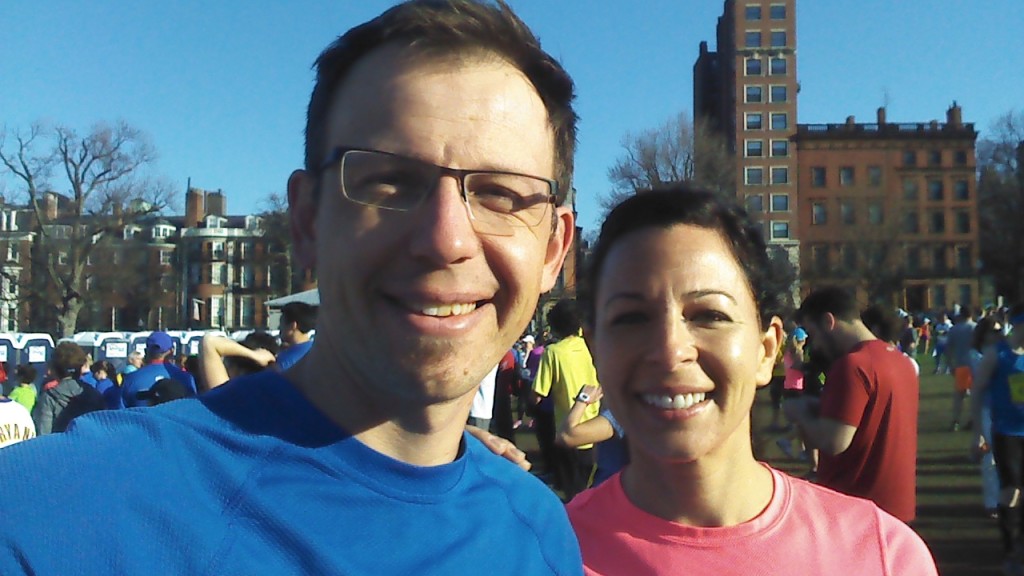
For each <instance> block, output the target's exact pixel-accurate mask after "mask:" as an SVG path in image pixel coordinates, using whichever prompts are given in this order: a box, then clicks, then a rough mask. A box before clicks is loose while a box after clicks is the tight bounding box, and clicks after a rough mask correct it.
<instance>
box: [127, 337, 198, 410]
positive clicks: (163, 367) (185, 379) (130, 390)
mask: <svg viewBox="0 0 1024 576" xmlns="http://www.w3.org/2000/svg"><path fill="white" fill-rule="evenodd" d="M173 353H174V341H173V340H172V339H171V337H170V336H169V335H168V334H167V333H166V332H160V331H157V332H153V333H152V334H150V335H149V336H147V337H146V352H145V365H144V366H143V367H142V368H139V369H138V370H136V371H135V372H132V373H131V374H126V375H125V377H124V383H123V384H122V385H121V402H122V403H123V405H124V407H126V408H134V407H136V406H149V402H148V401H147V400H145V399H140V398H139V392H144V391H146V390H149V389H150V388H151V387H152V386H153V384H155V383H156V382H157V381H158V380H162V379H164V378H171V379H172V380H177V381H178V382H181V383H182V384H184V385H185V386H186V387H187V388H188V389H189V392H190V395H192V396H195V395H196V380H195V378H193V377H192V375H191V374H189V373H188V372H185V371H184V370H182V369H181V368H179V367H177V366H175V365H174V363H173V362H168V360H167V359H168V357H171V355H172V354H173Z"/></svg>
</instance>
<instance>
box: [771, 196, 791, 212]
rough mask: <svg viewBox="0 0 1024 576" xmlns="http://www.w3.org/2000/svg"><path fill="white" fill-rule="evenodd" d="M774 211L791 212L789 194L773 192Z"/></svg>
mask: <svg viewBox="0 0 1024 576" xmlns="http://www.w3.org/2000/svg"><path fill="white" fill-rule="evenodd" d="M772 212H789V194H772Z"/></svg>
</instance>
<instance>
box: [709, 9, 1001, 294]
mask: <svg viewBox="0 0 1024 576" xmlns="http://www.w3.org/2000/svg"><path fill="white" fill-rule="evenodd" d="M716 40H717V45H716V50H715V51H712V50H710V49H709V48H708V44H707V42H701V44H700V48H699V55H698V57H697V60H696V62H695V64H694V67H693V76H694V117H695V118H698V119H699V118H705V119H708V120H710V122H711V125H712V126H713V127H714V128H716V129H717V130H719V131H720V132H721V134H723V135H724V136H725V138H726V140H727V141H728V143H729V147H730V151H731V152H732V153H733V154H734V158H735V170H736V182H737V186H736V188H737V190H736V193H737V197H738V199H739V200H740V201H742V202H743V203H744V205H745V206H746V207H747V210H748V211H749V212H750V213H751V214H752V215H753V216H754V217H755V218H756V219H758V220H759V221H760V222H761V223H762V225H763V227H764V232H765V237H766V239H767V240H768V241H769V244H770V245H771V246H775V247H776V248H785V249H786V250H787V251H788V253H789V256H790V260H791V261H792V262H794V263H795V264H797V268H798V270H799V277H800V286H799V291H800V292H803V293H806V292H807V291H809V290H810V289H812V288H813V286H815V285H820V284H822V283H842V284H849V285H852V286H856V287H857V289H858V290H859V291H860V292H861V295H862V296H863V298H864V299H865V300H867V299H871V300H890V301H892V302H893V303H894V304H897V305H900V306H903V307H906V308H909V309H912V310H928V309H934V308H941V307H949V306H951V305H952V304H953V303H960V304H969V305H974V306H976V305H978V304H979V302H980V301H981V300H980V294H979V289H980V287H979V282H978V269H979V266H978V261H979V246H978V214H977V192H976V190H977V183H976V179H975V176H974V171H975V158H974V142H975V139H976V138H977V132H975V130H974V127H973V125H972V124H965V123H964V122H963V120H962V118H961V109H960V107H959V106H957V105H956V104H955V103H954V105H953V106H952V107H950V109H949V111H948V112H947V118H946V122H944V123H940V122H936V121H933V122H925V123H912V124H904V123H891V122H888V121H887V120H886V118H885V110H884V109H880V110H879V113H878V119H877V121H876V122H875V123H871V124H858V123H856V122H855V121H854V119H853V118H849V119H848V120H847V122H845V123H841V124H805V125H802V124H797V110H798V107H797V94H798V92H799V86H800V85H799V83H798V82H797V76H796V70H797V58H796V55H797V46H796V1H795V0H725V2H724V6H723V13H722V16H721V17H719V19H718V24H717V30H716Z"/></svg>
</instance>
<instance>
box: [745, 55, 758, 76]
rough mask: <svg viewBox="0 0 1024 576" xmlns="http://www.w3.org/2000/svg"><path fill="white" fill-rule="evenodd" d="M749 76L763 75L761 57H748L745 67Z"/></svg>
mask: <svg viewBox="0 0 1024 576" xmlns="http://www.w3.org/2000/svg"><path fill="white" fill-rule="evenodd" d="M744 70H745V72H746V75H747V76H760V75H761V59H760V58H747V61H746V66H745V67H744Z"/></svg>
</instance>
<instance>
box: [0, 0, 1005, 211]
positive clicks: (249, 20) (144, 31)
mask: <svg viewBox="0 0 1024 576" xmlns="http://www.w3.org/2000/svg"><path fill="white" fill-rule="evenodd" d="M510 4H511V5H512V6H513V7H514V8H515V9H516V10H517V11H518V12H519V14H520V15H521V16H522V17H523V19H524V20H526V22H527V23H528V24H529V25H530V26H531V27H532V28H533V29H534V30H535V31H536V32H537V34H538V35H539V36H540V37H541V41H542V42H543V44H544V46H545V48H546V49H547V50H548V51H549V52H551V53H552V54H554V55H555V56H556V57H558V58H559V59H560V60H561V61H562V63H563V64H564V65H565V67H566V68H567V69H568V70H569V72H570V73H571V74H572V75H573V77H574V78H575V80H576V85H577V92H578V103H577V107H578V111H579V114H580V116H581V124H580V134H579V139H580V146H579V153H578V156H577V162H576V165H577V172H576V188H577V190H578V193H579V197H580V199H579V203H578V210H579V213H580V221H581V223H582V224H583V226H584V227H585V228H587V229H593V228H594V227H595V226H596V225H597V224H598V222H597V218H598V215H599V208H598V204H597V200H596V198H597V197H598V196H600V195H603V194H606V193H607V192H608V190H609V189H610V186H609V183H608V178H607V170H608V167H609V166H611V165H612V164H613V163H614V162H615V160H616V158H617V157H618V156H619V155H620V153H621V150H622V147H621V142H622V139H623V136H624V135H625V134H626V133H627V132H629V131H639V130H642V129H645V128H650V127H654V126H657V125H659V124H661V123H662V122H663V121H665V120H666V119H668V118H670V117H671V116H673V115H675V114H676V113H677V112H679V111H681V110H682V111H686V112H688V113H689V112H690V111H691V110H692V103H693V97H692V89H693V86H692V66H693V62H694V59H695V58H696V56H697V50H698V44H699V42H700V41H701V40H708V41H709V43H710V44H711V46H714V34H715V24H716V20H717V18H718V16H719V15H720V14H721V10H722V2H721V1H719V0H643V1H639V2H638V1H636V0H633V1H626V0H511V1H510ZM389 5H391V2H389V1H384V0H298V1H295V2H284V1H271V0H247V1H243V0H220V1H209V0H181V1H175V2H145V1H143V2H139V1H137V0H94V1H90V2H82V1H79V0H2V1H0V125H6V126H7V127H8V128H9V129H14V128H24V127H27V126H28V125H29V124H30V123H31V122H33V121H35V120H44V121H48V122H52V123H61V124H66V125H70V126H73V127H77V128H81V129H83V130H84V129H87V128H88V127H89V126H91V125H92V124H93V123H95V122H97V121H104V120H105V121H114V120H118V119H124V120H127V121H128V122H130V123H132V124H134V125H135V126H137V127H138V128H141V129H142V130H144V131H146V132H147V133H148V134H149V135H150V137H151V139H152V141H153V143H154V144H155V145H156V147H157V149H158V151H159V160H158V163H157V165H156V166H155V172H157V173H158V174H162V175H164V176H165V177H167V178H169V179H170V181H171V182H173V183H175V184H176V185H177V186H179V187H180V190H181V191H182V194H181V195H180V197H181V198H183V197H184V194H183V191H184V189H185V185H186V182H187V180H188V178H191V179H192V184H193V185H195V186H199V187H202V188H206V189H218V188H219V189H223V190H224V191H225V193H226V194H227V195H228V208H229V211H230V212H231V213H233V214H241V213H246V212H252V211H258V210H260V209H262V208H263V207H265V204H264V199H265V198H266V197H267V196H268V195H269V194H270V193H272V192H283V190H284V185H285V181H286V179H287V177H288V174H289V173H290V172H291V170H292V169H294V168H296V167H299V166H301V163H302V130H303V125H304V115H305V109H306V104H307V101H308V97H309V92H310V90H311V89H312V85H313V74H312V71H311V69H310V65H311V64H312V62H313V61H314V59H315V58H316V56H317V54H319V52H320V50H321V49H322V48H323V47H324V46H326V45H327V44H328V43H329V42H331V41H332V40H333V39H334V38H335V37H336V36H337V35H338V34H340V33H341V32H343V31H344V30H346V29H348V28H349V27H351V26H352V25H355V24H357V23H360V22H362V21H364V20H366V19H368V18H370V17H372V16H374V15H376V14H377V13H379V12H380V11H381V10H383V9H384V8H386V7H387V6H389ZM797 45H798V53H797V56H798V61H797V73H798V77H799V80H800V83H801V92H800V95H799V118H798V121H799V122H801V123H814V122H842V121H843V120H844V119H845V118H846V117H847V116H848V115H855V116H856V117H857V119H858V121H864V122H871V121H873V119H874V116H875V109H876V108H877V107H878V106H880V105H882V104H883V103H886V102H887V103H888V106H889V113H888V118H889V121H891V122H892V121H896V122H912V121H928V120H932V119H938V120H943V119H944V114H945V110H946V108H947V107H948V106H949V105H950V103H951V102H952V101H953V100H956V101H958V102H959V103H960V105H961V106H962V107H963V113H964V119H965V121H967V122H974V123H975V124H976V127H977V128H978V129H979V130H980V131H981V132H982V137H983V136H984V132H985V131H986V130H987V129H988V128H989V126H990V124H991V123H992V122H993V121H994V120H995V119H996V118H997V117H998V116H1000V115H1001V114H1003V113H1005V112H1008V111H1010V110H1014V109H1016V110H1024V69H1022V54H1024V5H1022V3H1021V2H1020V0H988V1H986V2H968V1H965V0H904V1H901V2H891V1H889V0H857V1H851V0H845V1H844V0H798V3H797ZM54 188H55V189H57V190H61V183H60V182H59V181H55V186H54ZM0 189H2V188H0ZM15 192H17V188H16V187H15V185H14V184H13V183H8V185H7V187H6V194H7V196H8V199H9V200H18V198H17V195H16V194H15ZM179 209H180V206H179Z"/></svg>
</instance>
